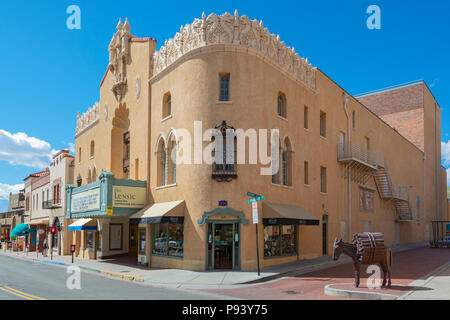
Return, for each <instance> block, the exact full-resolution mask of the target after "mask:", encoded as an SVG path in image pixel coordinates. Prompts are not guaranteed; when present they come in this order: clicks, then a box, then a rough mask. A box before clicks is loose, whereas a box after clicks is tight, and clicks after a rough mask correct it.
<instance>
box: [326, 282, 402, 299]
mask: <svg viewBox="0 0 450 320" xmlns="http://www.w3.org/2000/svg"><path fill="white" fill-rule="evenodd" d="M336 285H349V283H339V284H336V283H334V284H329V285H326V286H325V288H324V292H325V294H326V295H328V296H333V297H343V298H353V299H364V300H397V299H398V298H399V297H398V296H394V295H392V294H387V293H379V292H371V291H370V292H369V291H356V290H346V289H337V288H333V286H336ZM350 285H353V284H352V283H350Z"/></svg>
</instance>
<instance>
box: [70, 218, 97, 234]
mask: <svg viewBox="0 0 450 320" xmlns="http://www.w3.org/2000/svg"><path fill="white" fill-rule="evenodd" d="M67 230H69V231H83V230H94V231H95V230H97V220H95V219H78V220H77V221H75V222H74V223H72V224H71V225H69V226H68V227H67Z"/></svg>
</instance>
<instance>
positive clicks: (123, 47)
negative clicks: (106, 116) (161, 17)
mask: <svg viewBox="0 0 450 320" xmlns="http://www.w3.org/2000/svg"><path fill="white" fill-rule="evenodd" d="M116 29H117V32H116V33H115V34H114V36H113V38H112V40H111V42H110V44H109V48H108V51H109V65H108V68H109V70H110V71H111V72H112V74H113V75H114V84H113V87H112V89H111V90H112V91H113V93H114V95H115V97H116V99H117V101H118V102H121V101H122V98H123V97H124V96H125V94H126V92H127V63H128V57H129V53H130V39H131V33H130V30H131V27H130V24H129V23H128V19H125V23H124V24H122V19H120V20H119V23H118V25H117V27H116Z"/></svg>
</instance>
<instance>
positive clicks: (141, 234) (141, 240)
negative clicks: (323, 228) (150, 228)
mask: <svg viewBox="0 0 450 320" xmlns="http://www.w3.org/2000/svg"><path fill="white" fill-rule="evenodd" d="M146 231H147V229H139V254H141V255H145V248H146V243H147V240H146V239H147V238H146Z"/></svg>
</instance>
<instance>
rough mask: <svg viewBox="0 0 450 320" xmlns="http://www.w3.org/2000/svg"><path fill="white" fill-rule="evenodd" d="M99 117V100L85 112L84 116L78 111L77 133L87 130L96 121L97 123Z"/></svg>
mask: <svg viewBox="0 0 450 320" xmlns="http://www.w3.org/2000/svg"><path fill="white" fill-rule="evenodd" d="M99 119H100V105H99V103H98V102H96V103H95V104H94V106H93V107H91V108H89V109H88V111H86V112H85V113H83V115H82V116H80V113H79V112H78V115H77V129H76V132H75V134H76V135H79V134H81V133H82V132H84V131H86V130H87V129H88V128H90V127H91V126H92V125H93V124H94V123H96V122H97V121H98V120H99Z"/></svg>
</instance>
